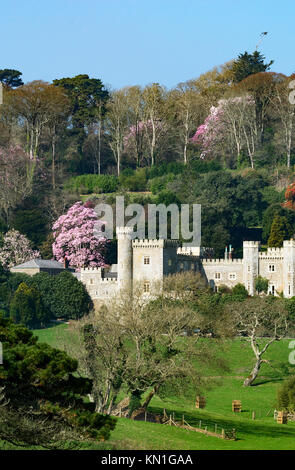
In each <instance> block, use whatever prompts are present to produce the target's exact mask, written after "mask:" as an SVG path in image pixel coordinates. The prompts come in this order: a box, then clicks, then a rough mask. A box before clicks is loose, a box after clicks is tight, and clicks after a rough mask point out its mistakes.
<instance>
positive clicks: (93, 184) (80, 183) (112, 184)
mask: <svg viewBox="0 0 295 470" xmlns="http://www.w3.org/2000/svg"><path fill="white" fill-rule="evenodd" d="M64 186H65V188H66V189H68V190H71V191H77V192H79V193H85V194H90V193H112V192H114V191H116V189H117V187H118V179H117V178H116V176H114V175H79V176H76V177H74V178H71V179H70V180H69V181H67V182H66V183H65V185H64Z"/></svg>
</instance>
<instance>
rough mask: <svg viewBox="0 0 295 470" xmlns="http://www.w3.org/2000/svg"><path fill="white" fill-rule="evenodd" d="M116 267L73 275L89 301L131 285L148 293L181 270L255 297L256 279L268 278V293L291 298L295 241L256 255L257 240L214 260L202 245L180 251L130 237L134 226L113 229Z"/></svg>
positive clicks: (170, 244)
mask: <svg viewBox="0 0 295 470" xmlns="http://www.w3.org/2000/svg"><path fill="white" fill-rule="evenodd" d="M117 239H118V263H117V265H112V266H111V267H110V268H85V269H81V272H79V273H75V275H76V276H77V277H78V279H80V280H81V281H82V282H83V283H84V284H85V286H86V288H87V290H88V292H89V294H90V296H91V297H92V299H93V300H97V301H102V302H105V301H107V300H109V299H111V298H112V297H114V296H115V295H116V294H117V292H119V291H120V290H121V289H123V288H131V287H132V283H133V282H134V283H135V282H136V283H137V284H140V285H142V290H143V293H145V294H146V295H148V294H149V292H150V289H151V285H152V283H153V282H155V281H161V280H162V279H163V277H164V276H167V275H169V274H174V273H178V272H183V271H193V272H196V273H197V272H199V273H201V274H202V275H203V276H204V277H205V279H206V280H207V282H208V284H209V285H210V286H212V288H214V289H215V290H218V288H219V287H220V286H221V285H226V286H228V287H230V288H232V287H234V286H235V285H236V284H238V283H241V284H243V285H244V286H245V287H246V289H247V290H248V292H249V294H250V295H253V294H255V278H256V277H257V276H258V275H261V276H262V277H264V278H267V279H268V280H269V287H268V289H269V293H270V294H273V295H278V294H279V293H281V292H282V293H283V294H284V296H285V297H293V296H294V295H295V282H294V281H295V278H294V271H295V240H293V239H291V240H285V241H284V245H283V247H282V248H268V250H267V251H266V252H260V251H259V242H257V241H244V242H243V258H242V259H233V258H232V256H231V252H227V251H226V253H225V257H224V259H213V258H211V257H210V251H209V252H208V250H206V249H204V248H202V247H181V246H180V242H178V241H176V240H164V239H159V240H147V239H145V240H137V239H132V228H129V227H124V228H120V227H119V228H117Z"/></svg>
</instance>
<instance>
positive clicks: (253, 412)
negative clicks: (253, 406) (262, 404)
mask: <svg viewBox="0 0 295 470" xmlns="http://www.w3.org/2000/svg"><path fill="white" fill-rule="evenodd" d="M252 419H255V411H252Z"/></svg>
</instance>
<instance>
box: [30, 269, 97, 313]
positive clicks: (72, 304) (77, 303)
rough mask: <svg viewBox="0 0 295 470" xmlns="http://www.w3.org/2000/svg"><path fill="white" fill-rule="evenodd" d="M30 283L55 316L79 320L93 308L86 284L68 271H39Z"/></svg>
mask: <svg viewBox="0 0 295 470" xmlns="http://www.w3.org/2000/svg"><path fill="white" fill-rule="evenodd" d="M30 283H31V285H34V286H35V287H36V288H37V289H38V290H39V292H40V293H41V297H42V300H43V302H44V305H45V307H46V309H48V310H49V311H50V312H51V315H52V316H53V317H55V318H59V317H62V318H66V319H73V320H77V319H78V318H81V317H83V316H84V315H87V314H88V313H89V312H90V310H91V309H92V308H93V302H92V300H91V297H90V296H89V294H88V292H87V290H86V287H85V286H84V284H83V283H82V282H80V281H78V279H77V278H76V277H75V276H73V274H71V273H70V272H68V271H64V272H61V273H60V274H57V275H55V276H50V274H48V273H38V274H35V275H34V276H32V278H31V281H30Z"/></svg>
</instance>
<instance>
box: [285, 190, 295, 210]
mask: <svg viewBox="0 0 295 470" xmlns="http://www.w3.org/2000/svg"><path fill="white" fill-rule="evenodd" d="M285 199H286V200H285V202H284V204H283V206H284V207H287V208H289V209H293V210H294V206H295V183H291V184H289V185H288V187H287V189H286V192H285Z"/></svg>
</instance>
